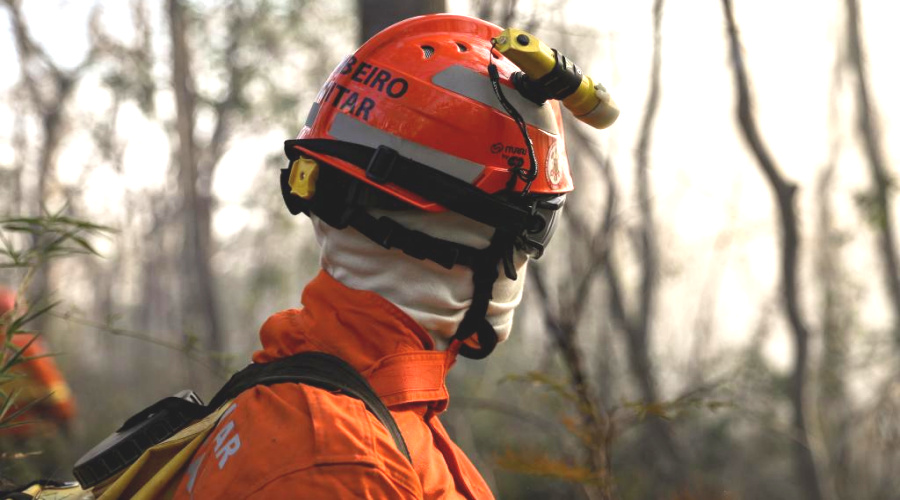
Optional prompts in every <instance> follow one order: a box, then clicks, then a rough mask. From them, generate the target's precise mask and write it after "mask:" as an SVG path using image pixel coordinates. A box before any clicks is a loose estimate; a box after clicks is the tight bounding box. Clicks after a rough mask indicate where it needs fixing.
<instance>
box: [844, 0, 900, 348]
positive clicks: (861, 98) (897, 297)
mask: <svg viewBox="0 0 900 500" xmlns="http://www.w3.org/2000/svg"><path fill="white" fill-rule="evenodd" d="M844 5H845V6H846V9H847V12H846V14H847V15H846V20H847V25H846V43H847V58H846V63H847V65H848V69H849V70H850V72H851V77H852V78H853V79H854V81H855V88H854V91H855V94H856V126H857V134H858V135H859V138H860V140H862V142H863V146H864V147H863V153H864V154H865V157H866V159H867V160H868V165H869V179H870V182H871V187H870V191H869V194H868V196H865V197H862V199H861V201H863V202H864V204H863V205H864V206H863V208H864V209H865V210H866V211H867V212H868V213H867V215H868V219H869V221H870V222H871V223H872V225H873V227H874V229H875V231H876V233H877V237H878V250H879V257H880V258H881V263H882V265H883V266H884V273H883V275H882V276H883V278H884V281H885V286H886V288H887V290H888V294H889V295H890V304H891V311H892V313H893V316H894V325H893V329H894V332H893V333H894V338H895V340H896V341H897V342H898V344H900V265H898V263H897V235H896V230H895V228H894V212H893V208H892V206H893V203H892V201H891V192H892V191H893V189H894V188H895V182H894V178H893V175H892V174H891V172H890V167H889V166H888V162H887V159H886V158H885V154H884V147H883V146H882V144H881V141H882V138H881V131H880V130H879V127H878V120H877V110H876V107H875V103H874V100H873V99H872V96H871V91H870V90H869V77H868V75H867V74H866V50H865V47H864V45H863V39H862V36H861V35H860V26H861V25H862V21H861V19H860V12H859V3H858V2H857V1H856V0H845V2H844Z"/></svg>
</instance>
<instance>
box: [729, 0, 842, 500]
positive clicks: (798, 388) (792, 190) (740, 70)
mask: <svg viewBox="0 0 900 500" xmlns="http://www.w3.org/2000/svg"><path fill="white" fill-rule="evenodd" d="M722 6H723V8H724V14H725V21H726V23H727V32H728V36H729V40H730V51H731V62H732V71H733V72H734V77H735V87H736V91H737V115H738V122H739V124H740V128H741V132H742V133H743V136H744V139H745V140H746V141H747V144H748V145H749V146H750V148H751V149H752V151H753V154H754V155H755V157H756V160H757V163H758V164H759V167H760V170H761V171H762V173H763V176H764V177H765V179H766V181H768V183H769V187H770V188H771V190H772V194H773V196H774V198H775V203H776V206H777V208H778V216H779V223H780V227H781V231H780V234H781V293H782V299H783V304H784V308H785V313H786V315H787V320H788V325H789V326H790V329H791V333H792V334H793V337H794V367H793V372H792V374H791V383H790V389H789V391H788V392H789V394H788V396H789V399H790V402H791V407H792V410H793V415H792V416H793V425H794V434H795V438H794V444H793V447H794V460H795V466H796V468H797V476H798V485H799V487H800V489H801V490H802V492H803V494H804V495H805V497H806V498H807V499H809V500H821V499H822V498H824V497H823V489H822V484H821V482H820V481H821V480H822V477H821V475H820V472H819V470H818V467H817V463H816V458H815V455H814V453H813V450H812V448H811V438H810V435H811V433H810V432H809V425H808V422H807V418H808V417H807V412H806V399H807V385H808V384H807V379H806V376H807V364H808V358H809V336H810V335H809V330H808V329H807V326H806V321H805V320H804V318H803V315H802V312H801V311H800V300H799V286H800V285H799V283H798V280H797V271H798V267H799V264H798V259H799V257H798V254H799V248H800V235H799V231H798V229H797V226H798V222H797V218H798V217H797V213H796V209H795V207H794V199H795V196H794V195H795V194H796V193H797V186H796V185H795V184H794V183H792V182H790V181H788V180H786V179H785V178H784V176H783V175H782V173H781V171H780V169H779V168H778V166H777V165H776V164H775V160H774V158H772V155H771V153H770V152H769V150H768V148H767V146H766V145H765V144H764V143H763V140H762V137H761V135H760V133H759V130H758V128H757V125H756V119H755V117H754V115H753V111H752V110H753V106H752V104H751V96H750V84H749V81H748V77H747V70H746V68H745V66H744V60H743V55H742V47H741V43H740V37H739V35H738V30H737V25H736V23H735V20H734V13H733V12H732V5H731V1H730V0H722Z"/></svg>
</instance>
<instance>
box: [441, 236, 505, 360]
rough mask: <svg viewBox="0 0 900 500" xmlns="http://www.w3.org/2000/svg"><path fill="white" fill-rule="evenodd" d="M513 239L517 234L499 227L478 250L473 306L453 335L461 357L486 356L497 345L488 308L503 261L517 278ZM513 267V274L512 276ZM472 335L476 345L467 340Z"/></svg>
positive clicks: (473, 269) (473, 278) (474, 274)
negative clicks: (488, 316) (483, 246)
mask: <svg viewBox="0 0 900 500" xmlns="http://www.w3.org/2000/svg"><path fill="white" fill-rule="evenodd" d="M514 241H515V236H514V235H510V234H509V233H507V232H505V231H503V230H500V229H498V230H497V231H496V232H494V236H493V237H492V238H491V244H490V245H489V246H488V247H487V248H485V249H484V250H480V251H479V254H478V256H477V258H476V259H475V262H474V263H473V265H472V271H473V272H472V282H473V284H474V285H475V286H474V292H473V294H472V305H470V306H469V309H468V310H467V311H466V314H465V316H463V320H462V322H460V324H459V327H458V328H457V329H456V333H455V334H454V335H453V340H458V341H460V342H461V343H462V344H461V346H460V349H459V354H460V356H463V357H466V358H469V359H484V358H486V357H487V356H488V355H489V354H490V353H491V352H493V350H494V348H495V347H497V341H498V339H497V332H496V331H495V330H494V327H493V326H491V324H490V323H489V322H488V320H487V312H488V311H487V310H488V305H489V304H490V302H491V299H492V298H493V296H494V283H495V282H496V281H497V278H498V277H499V275H500V271H499V269H498V268H499V266H500V263H501V262H503V267H504V270H505V272H506V274H507V276H508V277H509V278H510V279H513V280H514V279H516V276H515V264H514V263H513V262H512V260H511V259H512V248H513V243H514ZM510 270H511V271H512V276H509V274H510ZM472 335H476V336H477V339H478V347H477V348H475V347H472V346H470V345H468V344H466V343H464V342H465V340H466V339H468V338H470V337H472Z"/></svg>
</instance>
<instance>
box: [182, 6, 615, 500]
mask: <svg viewBox="0 0 900 500" xmlns="http://www.w3.org/2000/svg"><path fill="white" fill-rule="evenodd" d="M500 33H501V30H500V28H498V27H496V26H494V25H492V24H490V23H487V22H484V21H481V20H477V19H473V18H469V17H463V16H455V15H431V16H422V17H417V18H412V19H408V20H406V21H403V22H400V23H398V24H395V25H394V26H391V27H389V28H387V29H385V30H384V31H382V32H381V33H379V34H377V35H376V36H374V37H373V38H372V39H370V40H369V41H367V42H366V43H365V44H363V45H362V47H360V48H359V49H358V50H357V51H356V52H355V53H354V54H353V55H351V56H349V57H347V58H346V59H345V60H344V61H343V62H342V63H341V64H340V65H338V67H337V68H336V69H335V70H334V72H333V73H332V74H331V76H330V77H329V78H328V80H327V81H326V83H325V84H324V86H323V87H322V88H321V90H320V92H319V94H318V96H317V97H316V99H315V103H314V104H313V105H312V107H311V109H310V110H309V114H308V116H307V118H306V122H305V125H304V126H303V127H302V129H301V131H300V133H299V136H298V138H297V139H296V140H291V141H287V142H286V143H285V151H286V153H287V156H288V158H289V167H288V168H287V169H285V170H284V171H283V173H282V191H283V195H284V198H285V202H286V204H287V206H288V208H289V209H290V211H291V212H292V213H294V214H297V213H305V214H306V215H308V216H309V218H310V219H311V221H312V225H313V228H314V231H315V235H316V238H317V240H318V243H319V245H320V247H321V266H322V270H321V272H320V273H319V274H318V276H316V277H315V279H313V280H312V282H310V283H309V284H308V285H307V286H306V288H305V289H304V291H303V294H302V298H301V302H302V306H303V307H302V308H301V309H291V310H287V311H282V312H280V313H277V314H275V315H273V316H272V317H270V318H269V319H268V320H267V321H266V322H265V324H264V325H263V326H262V328H261V331H260V340H261V342H262V349H261V350H259V351H257V352H256V353H255V354H254V356H253V361H254V362H256V363H270V362H273V361H276V360H279V359H283V358H286V357H289V356H292V355H296V354H298V353H303V352H310V351H318V352H324V353H327V354H330V355H334V356H337V357H339V358H341V359H343V360H344V361H346V362H347V363H349V364H350V365H351V366H352V367H353V368H355V369H356V370H357V371H358V372H360V373H361V374H362V375H363V376H364V377H365V378H366V379H367V380H368V382H369V384H370V385H371V386H372V388H373V389H374V390H375V392H376V393H377V395H378V396H379V397H380V398H381V400H382V401H383V402H384V404H385V405H387V407H388V408H389V409H390V413H391V415H392V416H393V419H394V420H395V421H396V423H397V426H398V427H399V429H400V431H401V433H402V437H403V439H404V440H405V444H406V447H407V448H408V452H409V457H410V458H409V459H407V457H406V456H405V455H404V453H403V452H402V450H400V449H398V446H397V445H396V442H395V440H394V439H392V436H391V434H390V433H389V431H388V429H386V428H385V425H382V422H380V421H379V420H378V419H377V418H375V416H373V415H372V414H371V413H370V412H367V411H366V408H365V406H364V405H363V403H362V402H360V401H359V400H357V399H353V398H350V397H347V396H345V395H342V394H340V393H337V392H333V391H327V390H324V389H319V388H316V387H313V386H310V385H301V384H296V383H281V384H274V385H268V386H262V385H261V386H256V387H253V388H251V389H249V390H246V391H244V392H243V393H241V394H240V395H239V396H238V397H237V398H236V399H234V401H233V403H232V404H231V405H230V406H228V408H227V410H226V411H225V412H224V414H223V415H222V416H221V417H220V418H219V420H218V424H217V425H216V427H215V429H214V430H213V431H212V432H211V433H210V434H209V435H208V437H207V438H206V439H205V441H204V442H203V443H202V444H201V445H200V446H199V448H197V450H196V451H195V452H194V453H193V456H192V459H191V461H190V464H189V465H188V467H186V469H185V472H184V475H183V477H181V478H180V480H179V482H178V486H177V489H176V491H175V498H177V499H187V498H235V499H238V498H313V499H315V498H323V499H324V498H328V499H332V498H392V499H393V498H417V499H419V498H422V499H437V498H470V499H484V498H492V494H491V491H490V489H489V488H488V486H487V485H486V484H485V481H484V480H483V479H482V477H481V475H480V474H479V473H478V471H477V470H476V469H475V467H474V466H473V465H472V463H471V462H470V461H469V459H468V458H467V457H466V456H465V454H464V453H463V452H462V451H461V450H460V449H459V448H458V447H457V446H456V445H455V444H454V443H453V441H452V440H451V439H450V437H449V436H448V434H447V432H446V430H445V429H444V427H443V425H442V424H441V422H440V419H439V417H440V414H441V413H442V412H443V411H444V410H445V409H446V408H447V404H448V393H447V387H446V385H445V377H446V375H447V371H448V370H449V369H450V368H451V367H452V366H453V364H454V362H455V360H456V358H457V356H459V355H461V356H465V357H468V358H473V359H481V358H484V357H486V356H488V355H489V354H490V353H491V351H492V350H493V349H494V348H495V346H496V345H497V344H498V343H499V342H502V341H504V340H505V339H506V338H507V337H508V336H509V333H510V330H511V328H512V321H513V312H514V309H515V307H516V306H517V304H518V303H519V301H520V300H521V297H522V291H523V284H524V281H525V273H526V269H527V264H528V261H529V260H530V259H534V258H538V257H540V256H541V254H542V253H543V251H544V249H545V247H546V245H547V243H548V242H549V240H550V238H551V236H552V235H553V230H554V228H555V224H556V221H557V219H558V217H559V215H560V213H561V211H562V205H563V202H564V200H565V194H566V193H567V192H569V191H571V190H572V188H573V184H572V178H571V176H570V172H569V165H568V160H567V157H566V150H565V145H564V137H563V126H562V119H561V114H560V107H559V103H558V102H557V101H556V100H554V99H563V98H564V97H566V96H568V95H570V94H572V92H574V91H575V90H574V89H575V88H577V87H578V85H579V84H580V83H581V82H582V80H581V79H582V75H581V72H580V71H579V70H577V68H576V69H574V70H573V69H572V67H571V66H566V65H567V64H569V63H567V62H566V60H565V58H564V57H562V59H561V61H562V63H561V65H562V66H563V69H562V70H561V71H556V72H555V73H554V74H553V75H551V76H552V77H553V78H548V79H545V80H547V81H549V80H553V79H554V78H556V77H561V78H562V80H559V79H558V78H557V80H559V82H561V83H559V82H558V83H559V85H557V86H556V87H553V88H549V89H548V90H547V91H546V94H547V95H543V96H540V95H538V96H535V95H534V94H533V93H531V94H530V95H529V92H526V91H525V90H527V89H525V88H524V87H525V85H523V82H522V81H518V82H517V81H515V80H516V79H517V78H518V79H520V80H521V78H522V75H521V74H520V73H519V68H518V67H517V66H516V65H515V64H513V62H512V61H511V60H510V59H508V58H507V57H505V56H504V55H503V54H502V53H501V52H500V51H499V50H498V45H500V44H501V43H503V40H500V42H499V43H498V38H497V37H498V36H499V35H500ZM516 39H517V40H518V43H520V45H523V46H524V45H528V43H531V40H530V39H528V38H522V36H518V37H517V38H516ZM506 42H508V40H507V41H506ZM533 43H538V42H536V41H535V42H533ZM507 45H508V43H507ZM541 47H543V45H542V44H541ZM545 52H546V51H545ZM553 54H554V55H555V54H556V52H555V51H554V52H553ZM557 59H558V60H559V58H557ZM557 66H559V64H557ZM554 71H555V70H554ZM573 75H574V76H573ZM588 82H590V80H589V79H588ZM590 84H591V85H593V83H592V82H590ZM601 89H602V87H600V86H599V85H597V86H591V87H590V88H589V91H590V94H591V96H592V97H594V98H595V99H601V100H602V99H606V101H604V102H609V101H608V94H605V90H603V91H601ZM604 94H605V96H604ZM566 105H567V106H569V103H568V102H566ZM608 118H609V116H608V115H606V118H604V119H606V120H608ZM612 119H613V120H614V119H615V117H614V116H613V118H612ZM610 123H611V122H610Z"/></svg>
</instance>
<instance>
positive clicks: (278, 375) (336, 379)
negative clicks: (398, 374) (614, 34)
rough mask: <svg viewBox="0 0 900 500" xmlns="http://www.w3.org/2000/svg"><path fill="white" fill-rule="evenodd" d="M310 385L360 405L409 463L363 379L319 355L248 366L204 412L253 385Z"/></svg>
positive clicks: (337, 361) (399, 437)
mask: <svg viewBox="0 0 900 500" xmlns="http://www.w3.org/2000/svg"><path fill="white" fill-rule="evenodd" d="M290 382H293V383H298V384H305V385H311V386H313V387H318V388H320V389H325V390H329V391H340V392H341V393H343V394H345V395H347V396H350V397H352V398H356V399H358V400H360V401H362V402H363V404H365V405H366V409H368V410H369V411H370V412H371V413H372V414H373V415H375V418H377V419H378V420H379V421H381V423H382V424H383V425H384V426H385V428H387V430H388V432H389V433H390V434H391V437H392V438H393V439H394V444H396V446H397V449H398V450H400V453H403V456H405V457H406V459H407V460H409V461H410V463H412V458H411V457H410V455H409V449H408V448H407V447H406V441H404V439H403V434H402V433H401V432H400V428H399V427H398V426H397V422H396V421H395V420H394V417H393V416H392V415H391V412H390V410H388V408H387V406H385V405H384V402H382V401H381V398H379V397H378V395H377V394H376V393H375V391H374V390H373V389H372V386H371V385H369V382H368V381H366V379H365V378H363V376H362V375H361V374H360V373H359V372H358V371H356V370H355V369H354V368H353V367H352V366H350V365H349V364H348V363H347V362H346V361H344V360H342V359H341V358H338V357H337V356H332V355H330V354H325V353H323V352H304V353H300V354H295V355H293V356H289V357H287V358H282V359H278V360H275V361H272V362H270V363H260V364H255V363H254V364H251V365H249V366H247V367H246V368H244V369H243V370H241V371H239V372H237V373H235V374H234V375H233V376H232V377H231V379H230V380H229V381H228V382H227V383H226V384H225V386H224V387H222V389H220V390H219V392H218V393H217V394H216V395H215V396H213V399H212V400H211V401H210V402H209V405H208V406H207V407H208V408H212V409H214V408H218V407H219V406H222V405H223V404H225V402H227V401H228V400H230V399H234V398H235V397H237V396H238V395H239V394H240V393H242V392H244V391H246V390H247V389H250V388H252V387H254V386H257V385H273V384H282V383H290Z"/></svg>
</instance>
